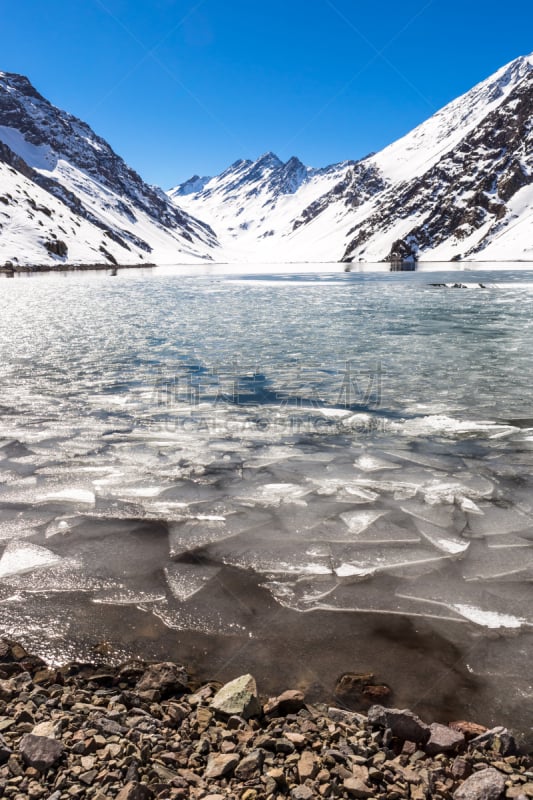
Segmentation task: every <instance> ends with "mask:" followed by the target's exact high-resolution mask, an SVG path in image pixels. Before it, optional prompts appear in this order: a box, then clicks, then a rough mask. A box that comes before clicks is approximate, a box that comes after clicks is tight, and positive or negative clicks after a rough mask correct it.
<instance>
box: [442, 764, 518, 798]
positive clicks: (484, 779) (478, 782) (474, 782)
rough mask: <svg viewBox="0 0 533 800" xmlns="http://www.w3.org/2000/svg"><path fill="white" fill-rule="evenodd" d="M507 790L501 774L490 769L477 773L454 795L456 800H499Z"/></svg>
mask: <svg viewBox="0 0 533 800" xmlns="http://www.w3.org/2000/svg"><path fill="white" fill-rule="evenodd" d="M504 790H505V780H504V777H503V775H502V774H501V772H498V770H497V769H493V768H492V767H489V768H488V769H483V770H481V771H480V772H475V773H474V774H473V775H471V776H470V778H467V779H466V781H465V782H464V783H463V784H461V786H460V787H459V788H458V789H457V791H456V792H455V793H454V795H453V797H454V800H498V798H500V797H501V795H502V794H503V792H504Z"/></svg>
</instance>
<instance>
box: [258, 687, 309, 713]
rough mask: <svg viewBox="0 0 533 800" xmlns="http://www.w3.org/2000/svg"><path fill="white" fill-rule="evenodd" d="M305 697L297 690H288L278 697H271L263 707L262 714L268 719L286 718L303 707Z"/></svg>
mask: <svg viewBox="0 0 533 800" xmlns="http://www.w3.org/2000/svg"><path fill="white" fill-rule="evenodd" d="M304 699H305V695H304V693H303V692H300V691H298V689H290V690H289V691H287V692H283V694H280V695H279V697H271V698H270V699H269V700H267V702H266V703H265V705H264V706H263V713H264V714H265V716H269V717H286V716H287V714H297V713H298V711H300V710H301V709H302V708H303V707H304V705H305V704H304Z"/></svg>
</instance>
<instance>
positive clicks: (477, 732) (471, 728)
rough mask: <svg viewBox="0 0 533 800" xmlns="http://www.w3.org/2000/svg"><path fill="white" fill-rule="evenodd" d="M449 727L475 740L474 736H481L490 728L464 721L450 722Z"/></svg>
mask: <svg viewBox="0 0 533 800" xmlns="http://www.w3.org/2000/svg"><path fill="white" fill-rule="evenodd" d="M448 727H449V728H451V729H452V730H453V731H459V733H462V734H463V736H465V737H466V738H467V739H473V738H474V736H481V735H482V734H483V733H486V732H487V731H488V728H486V727H485V726H484V725H478V723H477V722H467V721H466V720H464V719H461V720H458V721H457V722H450V724H449V725H448Z"/></svg>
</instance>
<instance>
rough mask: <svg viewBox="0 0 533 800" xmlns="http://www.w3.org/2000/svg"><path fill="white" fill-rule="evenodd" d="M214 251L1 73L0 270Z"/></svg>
mask: <svg viewBox="0 0 533 800" xmlns="http://www.w3.org/2000/svg"><path fill="white" fill-rule="evenodd" d="M215 246H216V237H215V235H214V233H213V231H212V230H211V229H210V228H209V226H207V225H205V223H202V222H199V221H198V220H196V219H194V218H192V217H191V216H190V215H188V214H187V213H184V212H183V211H181V209H180V208H179V207H177V206H176V204H174V203H172V202H171V201H170V200H169V199H168V197H167V196H166V195H165V193H164V192H163V191H162V190H160V189H157V188H155V187H151V186H148V185H147V184H146V183H144V181H143V180H142V179H141V178H140V177H139V175H138V174H137V173H136V172H134V171H133V170H132V169H131V168H130V167H128V166H127V165H126V164H125V163H124V161H123V160H122V159H121V158H120V157H119V156H118V155H117V154H116V153H115V152H114V151H113V150H112V149H111V147H110V146H109V145H108V144H107V142H105V141H104V140H103V139H101V138H100V137H98V136H97V135H96V134H95V133H94V132H93V131H92V130H91V128H90V127H89V126H88V125H86V124H85V123H84V122H82V121H80V120H79V119H76V118H75V117H73V116H71V115H70V114H68V113H66V112H64V111H61V110H60V109H58V108H56V107H54V106H53V105H51V104H50V103H49V102H48V101H47V100H46V99H45V98H44V97H42V96H41V95H40V94H39V93H38V92H37V91H36V90H35V89H34V88H33V86H32V85H31V83H30V82H29V81H28V80H27V79H26V78H24V77H23V76H21V75H15V74H9V73H0V264H3V263H5V262H6V261H11V262H13V263H14V264H17V263H18V264H25V263H36V264H43V263H50V262H58V263H61V262H66V261H68V262H75V263H92V262H105V261H109V262H110V263H114V262H117V263H121V264H123V263H136V262H142V261H143V260H147V261H158V262H167V263H172V262H174V263H175V262H179V261H188V262H189V261H195V260H198V259H202V258H210V252H211V250H212V249H213V248H214V247H215Z"/></svg>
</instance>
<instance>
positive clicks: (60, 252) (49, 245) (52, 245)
mask: <svg viewBox="0 0 533 800" xmlns="http://www.w3.org/2000/svg"><path fill="white" fill-rule="evenodd" d="M44 246H45V247H46V249H47V250H48V252H49V253H53V255H56V256H61V258H65V257H66V256H67V255H68V247H67V245H66V244H65V242H64V241H62V240H61V239H50V240H49V241H47V242H45V243H44Z"/></svg>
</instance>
